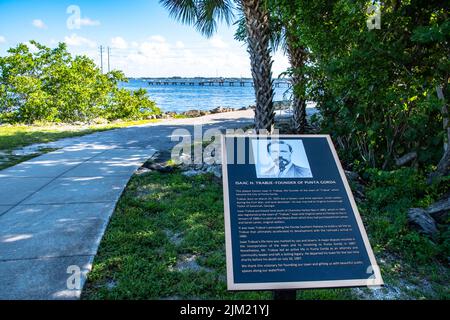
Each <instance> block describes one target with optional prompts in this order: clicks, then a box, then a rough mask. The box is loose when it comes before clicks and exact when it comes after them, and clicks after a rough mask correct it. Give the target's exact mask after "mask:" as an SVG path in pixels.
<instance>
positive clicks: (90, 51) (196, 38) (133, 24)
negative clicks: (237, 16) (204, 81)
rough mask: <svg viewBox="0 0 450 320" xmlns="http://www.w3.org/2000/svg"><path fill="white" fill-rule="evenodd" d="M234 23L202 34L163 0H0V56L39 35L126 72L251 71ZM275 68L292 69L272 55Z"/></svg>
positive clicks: (205, 73) (207, 74)
mask: <svg viewBox="0 0 450 320" xmlns="http://www.w3.org/2000/svg"><path fill="white" fill-rule="evenodd" d="M235 28H236V27H235V26H233V25H231V26H227V25H226V24H220V25H219V28H218V30H217V33H216V34H215V35H214V36H213V37H211V38H209V39H208V38H205V37H204V36H202V35H201V34H200V33H199V32H197V31H196V30H195V28H194V27H192V26H188V25H184V24H182V23H180V22H178V21H176V20H174V19H172V18H171V17H169V14H168V11H167V10H166V9H165V8H163V7H162V5H160V4H159V2H158V0H131V1H130V0H128V1H126V0H90V1H89V0H71V1H65V0H0V55H1V56H4V55H6V54H7V50H8V48H10V47H14V46H16V45H17V44H18V43H27V42H28V41H30V40H36V41H38V42H40V43H42V44H44V45H47V46H49V47H55V46H56V45H57V44H58V43H59V42H65V43H66V44H67V46H68V49H69V51H70V52H71V53H73V54H84V55H87V56H89V57H90V58H92V59H93V60H94V61H95V62H96V63H97V64H98V65H99V66H100V46H103V47H104V48H105V49H104V56H103V64H104V70H105V71H106V70H107V68H108V67H107V65H108V63H107V53H106V51H107V49H106V48H107V47H109V48H110V67H111V69H119V70H122V71H124V72H125V75H126V76H128V77H172V76H181V77H195V76H203V77H216V76H221V77H251V72H250V60H249V56H248V53H247V49H246V45H245V43H242V42H238V41H236V40H234V32H235ZM273 58H274V65H273V75H274V77H277V76H278V75H279V74H280V73H282V72H284V71H286V69H287V68H288V66H289V64H288V60H287V58H286V56H285V55H284V54H283V53H282V52H276V53H274V54H273Z"/></svg>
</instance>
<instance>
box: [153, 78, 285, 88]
mask: <svg viewBox="0 0 450 320" xmlns="http://www.w3.org/2000/svg"><path fill="white" fill-rule="evenodd" d="M147 83H148V85H149V86H200V87H204V86H219V87H225V86H227V87H234V86H236V87H237V86H239V87H248V86H252V87H253V81H251V80H239V79H237V80H235V79H217V80H186V79H177V80H175V79H173V80H172V79H164V80H162V79H161V80H160V79H153V80H149V81H147ZM283 84H284V85H286V86H287V85H288V81H274V86H275V87H280V86H281V85H283Z"/></svg>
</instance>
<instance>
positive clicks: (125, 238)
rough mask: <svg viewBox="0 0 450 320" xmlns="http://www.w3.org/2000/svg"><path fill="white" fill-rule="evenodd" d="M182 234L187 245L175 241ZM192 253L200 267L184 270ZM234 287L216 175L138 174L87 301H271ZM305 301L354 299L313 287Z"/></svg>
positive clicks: (96, 266)
mask: <svg viewBox="0 0 450 320" xmlns="http://www.w3.org/2000/svg"><path fill="white" fill-rule="evenodd" d="M173 235H177V236H178V237H179V238H180V242H179V243H178V242H175V241H171V237H173ZM184 255H195V256H196V257H197V258H196V261H197V263H198V265H199V266H200V267H201V268H200V270H183V271H179V270H177V269H176V268H175V267H176V265H177V263H178V262H179V261H180V259H181V258H182V257H183V256H184ZM271 297H272V295H271V293H270V292H267V291H258V292H252V291H250V292H229V291H227V288H226V263H225V236H224V219H223V199H222V186H221V184H220V182H218V181H217V180H216V179H215V178H214V177H213V176H212V175H199V176H195V177H191V178H189V177H185V176H183V175H182V174H181V173H179V172H175V173H165V174H161V173H157V172H151V173H148V174H145V175H141V176H134V177H133V178H132V180H131V181H130V182H129V184H128V186H127V188H126V190H125V192H124V194H123V195H122V197H121V199H120V200H119V203H118V205H117V208H116V211H115V213H114V215H113V217H112V219H111V221H110V223H109V226H108V228H107V231H106V233H105V235H104V237H103V240H102V242H101V245H100V248H99V251H98V254H97V256H96V258H95V261H94V265H93V269H92V272H91V273H90V274H89V278H88V282H87V284H86V287H85V289H84V291H83V296H82V298H83V299H271ZM298 298H302V299H350V298H352V294H351V291H350V290H349V289H336V290H309V291H303V292H299V293H298Z"/></svg>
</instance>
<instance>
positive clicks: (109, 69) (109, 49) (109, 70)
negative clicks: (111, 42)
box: [108, 47, 111, 73]
mask: <svg viewBox="0 0 450 320" xmlns="http://www.w3.org/2000/svg"><path fill="white" fill-rule="evenodd" d="M110 51H111V48H110V47H108V73H109V72H111V67H110V63H109V60H110V55H109V54H110Z"/></svg>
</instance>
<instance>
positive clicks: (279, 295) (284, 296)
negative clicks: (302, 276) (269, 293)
mask: <svg viewBox="0 0 450 320" xmlns="http://www.w3.org/2000/svg"><path fill="white" fill-rule="evenodd" d="M296 298H297V290H274V291H273V300H295V299H296Z"/></svg>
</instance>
